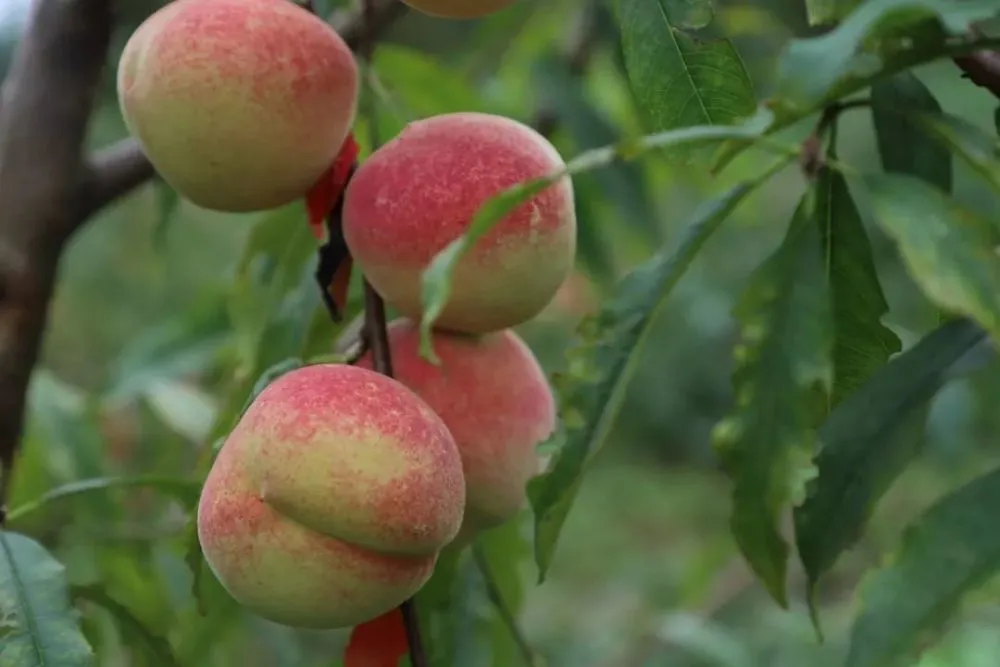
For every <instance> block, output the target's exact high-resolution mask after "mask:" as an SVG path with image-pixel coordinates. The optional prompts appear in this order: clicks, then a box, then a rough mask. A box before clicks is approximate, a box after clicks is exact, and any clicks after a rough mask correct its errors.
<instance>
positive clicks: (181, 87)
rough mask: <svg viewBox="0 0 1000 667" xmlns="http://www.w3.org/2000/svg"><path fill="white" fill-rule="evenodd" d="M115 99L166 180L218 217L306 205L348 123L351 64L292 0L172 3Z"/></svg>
mask: <svg viewBox="0 0 1000 667" xmlns="http://www.w3.org/2000/svg"><path fill="white" fill-rule="evenodd" d="M117 82H118V99H119V103H120V106H121V110H122V115H123V116H124V118H125V123H126V125H127V126H128V129H129V132H130V133H131V134H132V135H133V136H134V137H135V138H136V139H137V140H138V141H139V143H140V144H141V145H142V147H143V149H144V151H145V152H146V155H147V157H148V158H149V160H150V162H151V163H152V164H153V166H154V167H155V168H156V170H157V172H158V173H159V174H160V176H161V177H163V179H164V180H165V181H166V182H167V183H169V184H170V185H171V186H172V187H174V188H175V189H176V190H177V191H178V192H179V193H180V194H181V195H183V196H184V197H185V198H187V199H188V200H190V201H192V202H194V203H195V204H197V205H199V206H201V207H203V208H208V209H214V210H218V211H231V212H245V211H256V210H263V209H269V208H274V207H277V206H281V205H284V204H287V203H289V202H291V201H293V200H295V199H297V198H300V197H303V196H305V194H306V192H307V191H308V190H309V189H310V188H311V187H312V186H313V185H314V184H315V183H316V182H317V181H318V180H319V178H320V176H322V174H323V172H324V171H325V170H326V169H327V168H328V167H329V166H330V165H331V164H332V163H333V161H334V159H335V158H336V155H337V152H338V151H339V150H340V147H341V145H342V144H343V143H344V140H345V139H346V137H347V134H348V132H349V131H350V128H351V124H352V123H353V121H354V115H355V109H356V105H357V96H358V73H357V66H356V64H355V61H354V56H353V54H352V53H351V51H350V49H349V48H348V47H347V45H346V44H345V43H344V41H343V40H342V39H341V38H340V36H339V35H337V33H336V32H335V31H334V30H333V29H332V28H331V27H330V26H329V25H327V24H326V23H324V22H323V21H321V20H320V19H319V18H317V17H316V16H314V15H313V14H311V13H309V12H307V11H306V10H305V9H303V8H302V7H299V6H298V5H296V4H294V3H292V2H289V0H174V2H171V3H170V4H168V5H166V6H164V7H163V8H162V9H160V10H158V11H157V12H155V13H154V14H152V15H151V16H150V17H149V18H148V19H146V21H145V22H144V23H143V24H142V25H140V26H139V28H138V29H137V30H136V31H135V32H134V33H133V34H132V36H131V38H130V39H129V40H128V42H127V44H126V46H125V49H124V51H123V52H122V55H121V60H120V62H119V65H118V81H117Z"/></svg>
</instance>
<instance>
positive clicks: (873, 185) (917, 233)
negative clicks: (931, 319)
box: [865, 174, 1000, 339]
mask: <svg viewBox="0 0 1000 667" xmlns="http://www.w3.org/2000/svg"><path fill="white" fill-rule="evenodd" d="M865 183H866V185H867V186H868V190H869V193H870V195H871V202H872V211H873V212H874V214H875V219H876V221H877V222H878V224H879V225H880V226H881V227H882V228H883V229H884V230H885V232H886V233H887V234H888V235H889V236H891V237H892V238H893V239H894V240H895V241H896V243H897V244H898V246H899V249H900V252H901V254H902V257H903V261H904V262H905V264H906V267H907V269H909V272H910V275H911V276H912V277H913V279H914V280H915V281H916V283H917V285H919V286H920V288H921V289H922V290H923V292H924V293H925V294H926V295H927V296H928V297H929V298H930V299H931V300H933V301H934V302H935V303H936V304H937V305H939V306H941V307H942V308H945V309H947V310H948V311H950V312H954V313H958V314H962V315H967V316H969V317H971V318H972V319H974V320H976V321H977V322H979V324H981V325H982V326H983V327H985V328H986V329H987V331H989V332H990V333H991V334H992V335H993V336H994V338H995V339H996V338H998V337H1000V261H998V259H997V254H996V250H995V248H994V241H993V239H994V234H995V227H994V225H993V224H992V223H991V222H990V221H989V220H986V219H985V218H983V217H982V216H980V215H979V214H977V213H975V212H973V211H971V210H968V209H966V208H963V207H962V206H961V205H960V204H959V203H958V202H956V201H955V200H953V199H951V198H949V197H948V196H947V195H945V193H943V192H941V191H940V190H938V189H937V188H934V187H933V186H931V185H928V184H927V183H925V182H924V181H921V180H919V179H917V178H914V177H912V176H902V175H897V174H871V175H868V176H866V177H865Z"/></svg>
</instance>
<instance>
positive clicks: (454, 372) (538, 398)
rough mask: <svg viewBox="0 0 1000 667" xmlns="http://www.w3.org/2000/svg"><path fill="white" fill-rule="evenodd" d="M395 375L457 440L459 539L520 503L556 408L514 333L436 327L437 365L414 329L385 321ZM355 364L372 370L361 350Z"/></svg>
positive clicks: (537, 465) (500, 520)
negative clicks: (462, 497)
mask: <svg viewBox="0 0 1000 667" xmlns="http://www.w3.org/2000/svg"><path fill="white" fill-rule="evenodd" d="M388 331H389V347H390V350H391V352H392V364H393V372H394V374H395V377H396V378H397V379H398V380H399V381H400V382H402V383H403V384H405V385H406V386H407V387H409V388H410V389H412V390H413V391H414V392H416V393H417V395H419V396H420V397H421V398H422V399H424V401H426V402H427V405H429V406H430V407H431V408H432V409H433V410H434V411H435V412H437V413H438V414H439V415H440V416H441V419H443V420H444V423H445V424H446V425H447V426H448V429H449V430H450V431H451V434H452V435H453V436H454V438H455V443H456V444H457V445H458V451H459V453H460V454H461V457H462V467H463V469H464V471H465V487H466V506H465V519H464V522H463V524H462V531H461V533H460V535H459V537H458V538H456V542H462V541H465V540H466V539H468V538H470V537H472V536H474V535H475V533H476V532H478V531H479V530H482V529H485V528H491V527H494V526H497V525H499V524H501V523H503V522H505V521H507V520H508V519H510V518H511V517H513V516H514V515H515V514H516V513H517V512H518V511H519V510H520V509H521V508H522V507H524V506H525V502H526V494H525V485H526V484H527V482H528V480H529V479H530V478H531V477H534V476H535V475H537V474H538V473H539V472H540V468H541V458H540V456H539V454H538V451H537V448H538V445H539V444H541V443H542V442H543V441H544V440H545V439H546V438H548V437H549V435H550V434H551V433H552V432H553V430H554V429H555V424H556V407H555V401H554V399H553V396H552V391H551V389H550V387H549V384H548V381H547V380H546V377H545V373H544V372H543V371H542V369H541V368H540V367H539V364H538V361H537V360H536V359H535V356H534V355H533V354H532V352H531V349H530V348H529V347H528V346H527V345H526V344H525V343H524V341H522V340H521V338H519V337H518V335H517V334H515V333H514V332H513V331H511V330H509V329H508V330H505V331H500V332H496V333H490V334H485V335H482V336H472V335H467V334H451V333H446V332H441V331H435V332H434V333H433V334H432V336H433V342H434V349H435V351H436V352H437V354H438V356H439V357H440V359H441V365H439V366H435V365H433V364H431V363H429V362H427V361H425V360H424V359H423V358H421V356H420V352H419V347H420V330H419V326H418V325H417V324H415V323H413V322H412V321H411V320H407V319H398V320H395V321H393V322H392V323H391V324H390V325H389V330H388ZM358 365H359V366H362V367H370V366H371V355H370V353H369V354H366V355H365V356H364V357H362V358H361V360H360V361H359V362H358Z"/></svg>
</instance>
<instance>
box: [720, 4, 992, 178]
mask: <svg viewBox="0 0 1000 667" xmlns="http://www.w3.org/2000/svg"><path fill="white" fill-rule="evenodd" d="M989 4H990V0H978V1H977V2H968V3H949V2H945V1H944V0H930V1H928V0H871V1H869V2H866V3H864V5H863V7H861V8H860V9H859V10H858V11H856V12H854V13H853V14H851V18H850V19H849V20H848V21H845V22H844V23H842V24H841V25H839V26H838V27H837V28H835V29H833V30H831V31H830V32H828V33H826V34H824V35H821V36H819V37H810V38H803V39H796V40H793V41H792V42H791V43H790V44H789V46H788V48H787V49H786V50H785V53H784V55H783V56H782V58H781V61H780V66H779V81H778V90H777V92H776V94H775V96H774V97H773V98H772V99H771V100H769V101H768V103H767V105H766V106H767V107H768V108H769V109H771V110H772V111H774V117H773V120H772V122H771V124H770V126H769V127H768V128H767V130H766V134H773V133H774V132H778V131H779V130H782V129H784V128H787V127H789V126H790V125H793V124H794V123H796V122H798V121H800V120H802V119H804V118H806V117H807V116H809V115H811V114H813V113H815V112H816V111H818V110H820V109H821V108H823V107H824V106H826V105H827V104H830V103H832V102H835V101H837V100H840V99H843V98H844V97H847V96H849V95H851V94H853V93H857V92H860V91H862V90H864V89H865V88H868V87H869V86H871V85H872V84H873V83H875V82H876V81H880V80H882V79H885V78H886V77H889V76H892V75H894V74H897V73H899V72H902V71H904V70H907V69H910V68H913V67H916V66H918V65H923V64H925V63H929V62H931V61H934V60H937V59H939V58H941V57H942V56H949V57H950V56H957V55H963V54H967V53H974V52H976V51H981V50H984V49H995V48H998V47H1000V36H996V35H993V36H991V35H985V34H978V33H971V32H966V30H965V28H967V27H968V26H969V24H970V23H971V22H972V21H973V20H974V18H975V17H976V16H982V15H983V14H988V12H990V11H994V12H996V11H997V9H996V8H995V7H990V6H988V5H989ZM984 5H986V6H984ZM928 8H930V9H928ZM908 9H909V10H912V11H907V10H908ZM935 10H939V11H945V12H949V11H956V12H959V14H962V13H963V12H966V11H968V13H969V16H964V14H962V15H963V18H965V19H968V20H962V21H957V20H956V21H954V22H953V23H951V26H952V29H958V30H957V32H955V33H953V34H961V35H963V36H962V37H952V38H948V39H947V40H946V39H945V36H944V35H943V34H942V33H943V31H942V30H941V28H940V26H939V24H938V21H939V19H936V18H935V16H936V14H935ZM886 17H891V18H892V20H891V21H883V19H885V18H886ZM953 18H954V17H953ZM876 28H877V29H876ZM865 35H868V39H867V41H866V44H867V47H866V48H867V49H868V50H867V51H865V52H864V53H858V54H855V53H854V51H856V50H857V45H858V44H859V43H861V41H863V40H864V36H865ZM917 35H922V36H921V38H920V39H917V37H916V36H917ZM845 45H853V46H852V51H851V52H850V53H847V54H846V55H845V52H843V51H842V50H841V49H842V48H843V47H844V46H845ZM845 57H846V58H847V61H846V66H845V61H844V58H845ZM824 61H825V62H824ZM746 146H747V144H746V143H743V142H733V141H730V142H727V144H726V145H724V146H722V147H721V148H720V150H719V151H718V153H717V154H716V156H715V159H714V160H713V166H712V169H713V171H720V170H722V169H723V168H725V166H726V165H728V164H729V163H730V162H732V160H733V159H734V158H735V157H736V156H737V155H739V154H740V153H741V152H742V151H743V150H744V149H745V148H746Z"/></svg>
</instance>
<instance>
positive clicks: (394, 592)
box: [198, 364, 465, 628]
mask: <svg viewBox="0 0 1000 667" xmlns="http://www.w3.org/2000/svg"><path fill="white" fill-rule="evenodd" d="M464 504H465V481H464V478H463V474H462V461H461V458H460V457H459V454H458V450H457V449H456V446H455V442H454V440H453V439H452V436H451V434H450V433H449V431H448V429H447V427H446V426H445V424H444V423H443V422H442V420H441V419H440V418H439V417H438V416H437V415H436V414H435V413H434V412H433V410H431V409H430V408H429V407H428V406H427V405H426V404H425V403H424V402H423V401H422V400H421V399H420V398H418V397H417V396H416V395H415V394H414V393H413V392H412V391H410V390H409V389H407V388H406V387H404V386H403V385H402V384H400V383H399V382H396V381H395V380H392V379H390V378H388V377H385V376H383V375H379V374H378V373H375V372H373V371H369V370H365V369H362V368H355V367H352V366H344V365H333V364H326V365H316V366H309V367H305V368H301V369H298V370H295V371H292V372H290V373H288V374H286V375H283V376H281V377H279V378H278V379H277V380H275V381H274V382H272V383H271V384H270V385H268V386H267V387H266V388H265V389H264V391H263V392H261V394H260V395H259V396H258V397H257V398H256V400H254V401H253V403H252V404H251V406H250V407H249V408H248V409H247V411H246V413H244V415H243V416H242V417H241V419H240V421H239V423H238V425H237V426H236V428H235V429H234V430H233V432H232V433H231V434H230V435H229V437H228V438H227V439H226V441H225V443H224V444H223V446H222V448H221V450H220V452H219V456H218V458H217V459H216V461H215V463H214V465H213V466H212V469H211V471H210V472H209V475H208V477H207V479H206V481H205V485H204V488H203V490H202V494H201V498H200V501H199V504H198V538H199V541H200V542H201V547H202V550H203V552H204V554H205V559H206V560H207V562H208V564H209V566H210V567H211V569H212V571H213V572H215V574H216V576H217V577H218V578H219V581H220V582H221V583H222V585H223V586H224V587H225V588H226V589H227V590H228V591H229V593H230V594H231V595H232V596H233V598H235V599H236V600H237V601H238V602H239V603H241V604H242V605H244V606H245V607H246V608H247V609H249V610H250V611H252V612H254V613H256V614H257V615H259V616H261V617H263V618H266V619H269V620H271V621H274V622H277V623H281V624H284V625H290V626H295V627H303V628H336V627H348V626H352V625H357V624H359V623H363V622H365V621H368V620H370V619H372V618H375V617H376V616H378V615H380V614H382V613H385V612H386V611H389V610H390V609H392V608H393V607H395V606H397V605H399V604H401V603H402V602H403V601H404V600H406V599H407V598H409V597H410V596H412V595H413V594H414V593H416V592H417V591H418V590H419V589H420V588H421V587H422V586H423V585H424V583H426V581H427V579H428V578H430V576H431V574H432V572H433V569H434V564H435V562H436V560H437V555H438V552H439V550H440V549H441V548H442V547H444V546H445V545H446V544H448V543H449V542H451V541H452V539H453V538H454V537H455V536H456V534H457V533H458V531H459V528H460V527H461V523H462V514H463V507H464Z"/></svg>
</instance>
